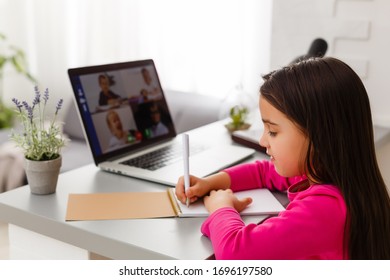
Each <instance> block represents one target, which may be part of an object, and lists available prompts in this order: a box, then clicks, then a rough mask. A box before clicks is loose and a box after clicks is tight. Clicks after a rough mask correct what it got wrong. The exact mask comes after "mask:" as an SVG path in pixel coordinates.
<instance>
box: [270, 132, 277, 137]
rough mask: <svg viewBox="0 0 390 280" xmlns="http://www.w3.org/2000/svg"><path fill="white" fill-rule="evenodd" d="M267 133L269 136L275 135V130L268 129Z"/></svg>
mask: <svg viewBox="0 0 390 280" xmlns="http://www.w3.org/2000/svg"><path fill="white" fill-rule="evenodd" d="M268 135H269V136H271V137H275V136H276V132H273V131H268Z"/></svg>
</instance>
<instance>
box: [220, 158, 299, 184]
mask: <svg viewBox="0 0 390 280" xmlns="http://www.w3.org/2000/svg"><path fill="white" fill-rule="evenodd" d="M224 171H225V172H226V173H228V174H229V176H230V180H231V186H230V188H231V189H232V190H233V191H243V190H247V189H254V188H264V187H266V188H268V189H270V190H271V191H285V190H287V189H288V187H289V186H290V185H291V184H293V183H295V182H296V181H298V180H302V177H294V178H286V177H282V176H280V175H279V174H278V173H277V172H276V170H275V167H274V165H273V164H272V163H271V162H269V161H255V162H252V163H246V164H240V165H236V166H233V167H230V168H227V169H225V170H224Z"/></svg>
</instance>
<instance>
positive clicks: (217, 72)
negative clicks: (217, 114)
mask: <svg viewBox="0 0 390 280" xmlns="http://www.w3.org/2000/svg"><path fill="white" fill-rule="evenodd" d="M271 6H272V1H271V0H262V1H257V0H244V1H242V0H164V1H161V0H35V1H30V0H0V9H1V12H0V13H1V19H0V32H1V33H4V34H6V35H7V37H8V39H9V41H11V42H12V43H13V44H15V45H17V46H19V47H21V48H22V49H24V51H25V52H26V55H27V58H28V61H29V66H30V70H31V72H32V73H33V74H34V75H35V76H36V77H37V79H38V81H39V82H40V84H41V85H42V87H48V88H49V89H50V91H51V92H52V93H53V94H54V95H61V96H69V97H70V96H71V88H70V85H69V81H68V77H67V69H68V68H71V67H78V66H86V65H93V64H102V63H111V62H117V61H128V60H137V59H145V58H153V59H154V61H155V63H156V65H157V70H158V72H159V76H160V79H161V82H162V84H163V87H164V88H165V89H173V90H179V91H183V92H196V93H200V94H205V95H211V96H215V97H217V98H221V99H222V98H224V97H225V96H226V94H227V93H228V92H229V90H231V89H232V88H233V87H235V86H236V85H239V84H241V85H242V86H243V88H244V90H245V91H247V92H250V93H253V94H257V90H258V87H259V85H260V83H261V77H260V75H261V74H263V73H265V72H267V71H268V70H269V57H270V55H269V52H270V41H271V40H270V37H271V8H272V7H271ZM20 79H21V78H20V77H17V75H16V74H15V73H13V72H12V70H11V69H8V70H7V72H6V77H5V81H4V86H5V97H6V98H7V95H8V97H9V98H10V95H17V96H21V95H22V96H23V95H25V94H26V92H27V93H30V92H32V88H31V84H29V83H27V82H26V81H21V80H20Z"/></svg>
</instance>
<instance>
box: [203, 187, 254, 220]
mask: <svg viewBox="0 0 390 280" xmlns="http://www.w3.org/2000/svg"><path fill="white" fill-rule="evenodd" d="M203 202H204V205H205V206H206V209H207V211H209V213H210V214H211V213H213V212H214V211H216V210H218V209H220V208H223V207H233V208H234V209H236V210H237V211H238V212H241V211H242V210H244V209H245V208H246V207H247V206H248V205H249V204H251V203H252V198H250V197H246V198H243V199H241V200H239V199H238V198H237V197H236V196H235V195H234V194H233V192H232V190H230V189H227V190H218V191H211V192H210V195H209V196H205V197H204V199H203Z"/></svg>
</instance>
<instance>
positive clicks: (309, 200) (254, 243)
mask: <svg viewBox="0 0 390 280" xmlns="http://www.w3.org/2000/svg"><path fill="white" fill-rule="evenodd" d="M345 216H346V210H345V205H344V202H343V199H342V197H341V195H334V194H331V195H324V194H323V193H322V194H318V195H310V196H307V197H304V198H302V199H297V200H294V201H293V202H291V203H290V205H289V206H288V208H287V210H286V211H283V212H281V213H280V214H279V216H277V217H272V218H269V219H267V220H265V221H264V222H263V223H261V224H248V225H245V224H244V222H243V221H242V219H241V217H240V215H239V214H238V212H237V211H236V210H235V209H233V208H231V207H225V208H221V209H219V210H217V211H215V212H214V213H212V214H211V215H210V216H209V217H208V218H207V219H206V221H205V222H204V223H203V225H202V228H201V231H202V233H203V234H204V235H206V236H208V237H209V238H210V239H211V242H212V245H213V249H214V253H215V257H216V259H310V258H320V259H321V258H324V259H342V258H343V257H344V254H343V236H344V222H345Z"/></svg>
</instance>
